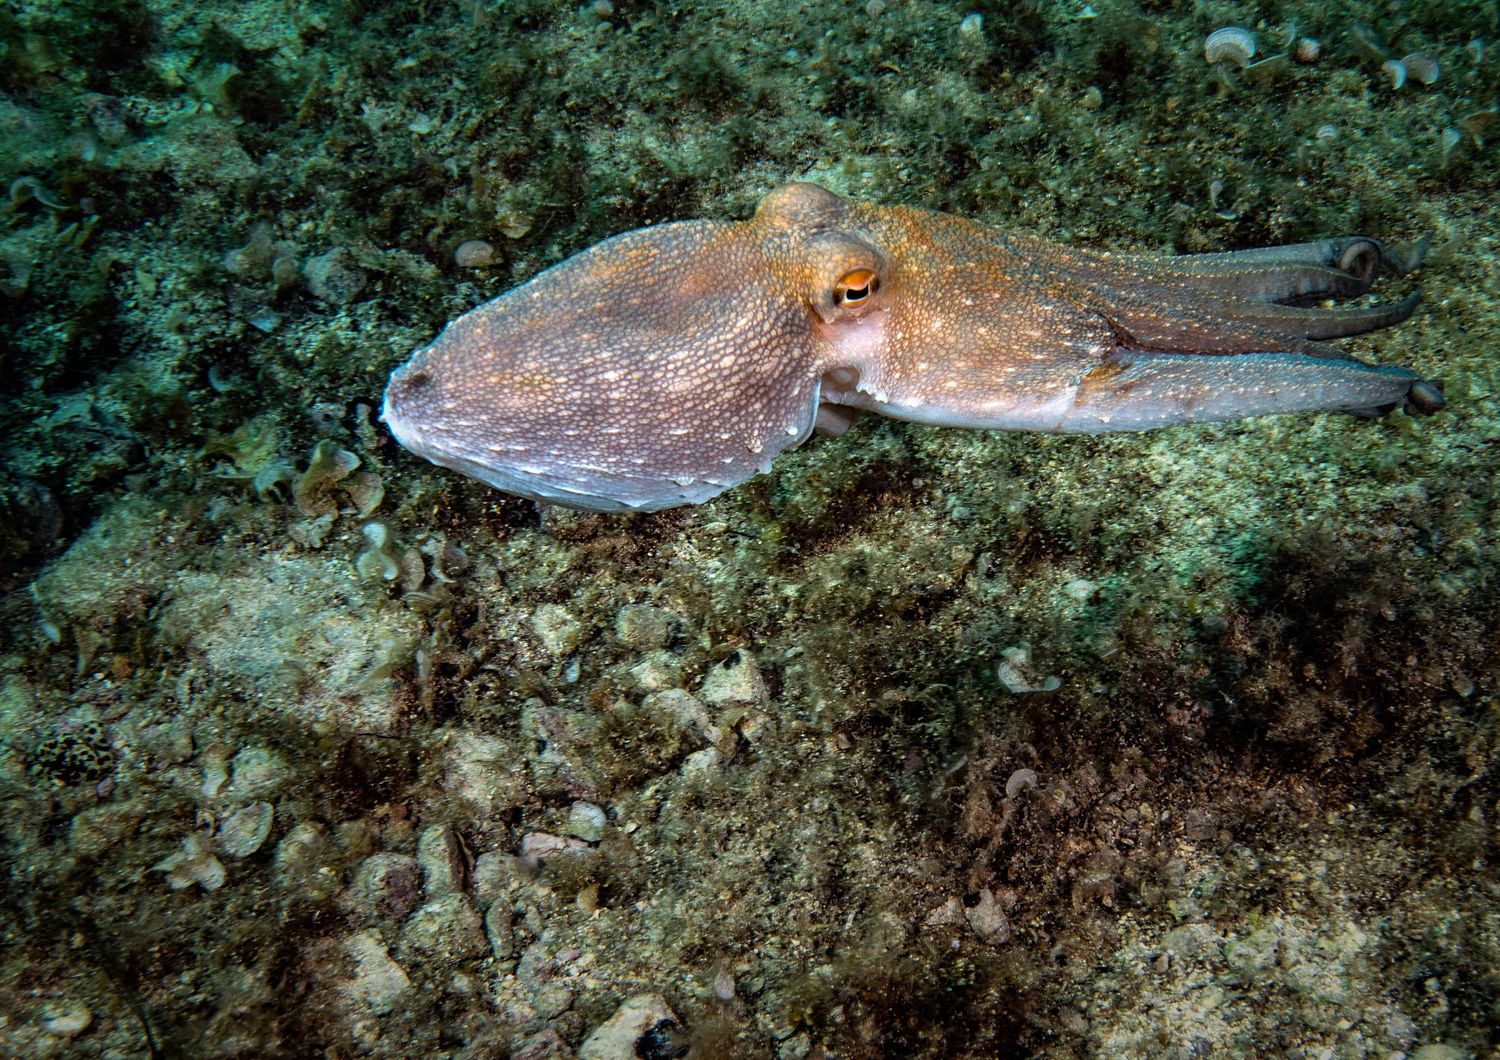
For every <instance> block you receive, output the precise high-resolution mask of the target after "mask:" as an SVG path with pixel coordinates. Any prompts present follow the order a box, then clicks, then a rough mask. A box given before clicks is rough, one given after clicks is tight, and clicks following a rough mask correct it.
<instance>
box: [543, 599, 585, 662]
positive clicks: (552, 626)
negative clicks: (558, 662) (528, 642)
mask: <svg viewBox="0 0 1500 1060" xmlns="http://www.w3.org/2000/svg"><path fill="white" fill-rule="evenodd" d="M531 628H532V630H533V631H534V632H535V633H536V635H537V638H538V639H539V640H541V642H542V647H544V648H546V649H547V650H548V651H549V652H551V653H552V654H553V655H555V656H558V657H559V658H561V657H562V656H564V655H567V654H568V653H570V652H571V651H572V650H573V649H574V648H576V647H578V645H579V643H580V642H581V641H582V640H583V623H582V622H579V621H578V619H576V618H574V617H573V615H572V613H571V612H570V611H569V610H568V609H567V608H566V607H563V606H562V605H561V604H542V605H541V606H540V607H538V608H537V609H536V610H535V611H533V612H532V613H531Z"/></svg>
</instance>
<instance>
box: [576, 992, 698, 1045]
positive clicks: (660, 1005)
mask: <svg viewBox="0 0 1500 1060" xmlns="http://www.w3.org/2000/svg"><path fill="white" fill-rule="evenodd" d="M682 1037H684V1035H683V1030H682V1025H681V1024H680V1023H678V1022H677V1017H676V1015H675V1014H673V1012H672V1010H671V1009H670V1008H668V1007H667V1000H666V998H664V997H662V996H661V995H660V994H637V995H635V996H634V997H631V998H627V999H626V1001H625V1002H624V1003H623V1004H622V1005H621V1006H620V1007H619V1008H618V1009H616V1010H615V1014H614V1015H613V1016H611V1017H610V1018H609V1019H607V1020H605V1021H604V1022H603V1023H601V1024H600V1025H599V1026H598V1027H596V1028H594V1030H593V1032H592V1033H590V1034H589V1036H588V1038H586V1039H585V1040H584V1043H583V1044H582V1045H581V1046H579V1047H578V1058H579V1060H636V1058H638V1057H642V1056H677V1055H680V1054H679V1053H678V1052H676V1051H673V1043H675V1042H677V1041H678V1040H679V1039H680V1038H682Z"/></svg>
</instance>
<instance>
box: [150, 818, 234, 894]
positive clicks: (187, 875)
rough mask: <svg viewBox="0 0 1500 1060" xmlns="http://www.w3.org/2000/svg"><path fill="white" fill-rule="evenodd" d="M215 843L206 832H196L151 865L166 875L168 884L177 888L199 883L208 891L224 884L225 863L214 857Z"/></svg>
mask: <svg viewBox="0 0 1500 1060" xmlns="http://www.w3.org/2000/svg"><path fill="white" fill-rule="evenodd" d="M212 848H213V844H212V841H211V840H210V838H209V833H207V832H194V833H193V834H192V835H190V836H188V837H187V838H186V839H184V840H183V841H182V849H181V850H180V851H178V852H177V853H175V854H172V855H170V856H169V857H166V858H163V859H162V860H161V861H159V862H157V863H156V864H155V865H153V866H152V868H153V869H154V870H156V871H157V872H165V873H166V874H167V886H169V887H171V888H172V890H174V891H180V890H182V889H183V888H184V887H191V886H192V885H193V884H195V883H196V884H197V885H198V886H199V887H202V888H203V889H204V890H205V891H217V890H218V889H219V888H220V887H222V886H224V878H225V872H224V863H223V862H222V861H220V860H219V859H218V858H216V857H214V854H213V849H212Z"/></svg>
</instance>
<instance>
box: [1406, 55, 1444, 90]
mask: <svg viewBox="0 0 1500 1060" xmlns="http://www.w3.org/2000/svg"><path fill="white" fill-rule="evenodd" d="M1401 65H1402V66H1404V67H1406V76H1408V77H1410V78H1411V79H1412V80H1413V81H1416V82H1418V83H1420V84H1423V85H1435V84H1437V79H1438V75H1439V74H1440V73H1442V68H1441V67H1439V66H1438V64H1437V60H1435V59H1430V58H1428V57H1427V56H1425V55H1423V54H1422V53H1421V52H1412V53H1411V54H1410V55H1407V56H1403V57H1402V59H1401Z"/></svg>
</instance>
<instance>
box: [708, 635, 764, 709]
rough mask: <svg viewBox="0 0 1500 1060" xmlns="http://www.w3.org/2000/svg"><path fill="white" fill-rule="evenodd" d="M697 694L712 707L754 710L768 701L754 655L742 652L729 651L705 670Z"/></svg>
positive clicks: (739, 650) (741, 650) (737, 650)
mask: <svg viewBox="0 0 1500 1060" xmlns="http://www.w3.org/2000/svg"><path fill="white" fill-rule="evenodd" d="M698 695H699V696H700V697H701V698H702V700H703V702H705V703H707V704H709V705H710V706H714V707H729V706H737V707H739V706H743V707H758V706H762V705H764V704H765V703H766V701H767V700H768V699H769V698H770V695H769V694H768V693H767V691H766V682H765V680H764V679H763V678H762V677H761V676H760V667H759V666H757V665H756V663H755V656H753V655H751V654H750V653H749V652H748V651H745V650H743V649H736V650H735V651H732V652H730V653H729V654H728V655H727V656H725V657H724V658H723V659H721V660H720V661H719V662H718V663H717V664H715V665H714V666H712V667H710V668H709V671H708V673H707V674H705V675H704V677H703V687H702V688H700V689H699V690H698Z"/></svg>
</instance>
